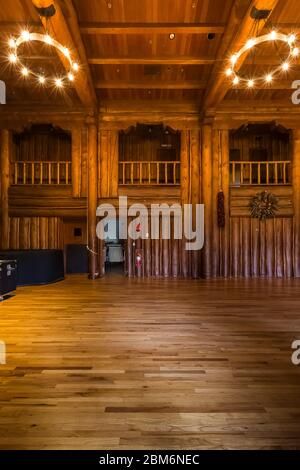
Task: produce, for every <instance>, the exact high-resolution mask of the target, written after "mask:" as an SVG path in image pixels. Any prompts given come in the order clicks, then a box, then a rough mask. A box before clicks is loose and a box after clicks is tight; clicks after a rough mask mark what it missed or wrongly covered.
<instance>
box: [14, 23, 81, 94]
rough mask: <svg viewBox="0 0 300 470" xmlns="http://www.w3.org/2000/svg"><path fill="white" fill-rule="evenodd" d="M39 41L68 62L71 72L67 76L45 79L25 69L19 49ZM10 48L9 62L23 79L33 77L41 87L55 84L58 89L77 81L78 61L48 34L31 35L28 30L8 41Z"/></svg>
mask: <svg viewBox="0 0 300 470" xmlns="http://www.w3.org/2000/svg"><path fill="white" fill-rule="evenodd" d="M32 41H38V42H42V43H44V44H47V45H48V46H51V47H54V48H55V49H56V50H58V51H59V52H60V53H61V54H62V55H63V56H64V57H65V58H66V60H67V61H68V65H69V70H68V71H67V73H66V75H65V76H63V77H60V78H57V77H52V78H51V77H45V76H44V75H41V74H39V73H36V72H34V71H33V70H31V69H29V68H28V67H25V65H24V64H23V63H22V60H21V58H20V57H19V56H18V49H19V47H20V46H21V45H22V44H24V43H28V42H32ZM8 46H9V54H8V60H9V62H10V63H11V64H15V65H16V66H17V67H18V69H19V71H20V74H21V75H22V76H23V77H28V76H33V77H35V78H36V79H37V80H38V82H39V83H40V84H41V85H44V84H45V83H54V84H55V85H56V87H58V88H62V87H63V85H64V84H65V83H67V82H69V83H70V82H73V81H74V80H75V74H76V72H78V71H79V65H78V63H77V62H76V61H74V60H73V59H72V56H71V52H70V50H69V49H68V48H67V47H65V46H63V45H62V44H60V43H59V42H58V41H56V40H55V39H53V38H52V37H51V36H50V35H49V34H48V33H47V34H40V33H31V32H29V31H27V30H24V31H22V32H21V34H20V35H19V36H18V37H16V38H10V39H9V41H8Z"/></svg>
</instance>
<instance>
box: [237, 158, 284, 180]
mask: <svg viewBox="0 0 300 470" xmlns="http://www.w3.org/2000/svg"><path fill="white" fill-rule="evenodd" d="M230 184H231V186H241V185H276V184H277V185H282V184H285V185H288V184H291V162H290V160H285V161H269V162H240V161H231V162H230Z"/></svg>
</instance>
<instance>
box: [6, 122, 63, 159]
mask: <svg viewBox="0 0 300 470" xmlns="http://www.w3.org/2000/svg"><path fill="white" fill-rule="evenodd" d="M13 143H14V151H13V157H14V159H15V160H18V161H70V160H71V134H70V132H65V131H62V130H57V129H54V128H53V127H52V126H51V125H44V126H33V127H32V128H31V129H30V130H24V131H23V132H20V133H14V137H13Z"/></svg>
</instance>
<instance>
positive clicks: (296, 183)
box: [293, 129, 300, 277]
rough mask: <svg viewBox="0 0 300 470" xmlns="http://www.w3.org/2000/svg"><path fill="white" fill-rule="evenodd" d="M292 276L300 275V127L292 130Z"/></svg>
mask: <svg viewBox="0 0 300 470" xmlns="http://www.w3.org/2000/svg"><path fill="white" fill-rule="evenodd" d="M293 198H294V236H293V239H294V260H293V262H294V276H295V277H300V129H294V130H293Z"/></svg>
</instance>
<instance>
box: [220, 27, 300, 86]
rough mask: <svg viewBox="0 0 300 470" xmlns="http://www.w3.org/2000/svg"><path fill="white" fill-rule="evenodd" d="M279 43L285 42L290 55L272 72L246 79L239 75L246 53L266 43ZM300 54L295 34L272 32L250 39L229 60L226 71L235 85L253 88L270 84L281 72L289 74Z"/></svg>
mask: <svg viewBox="0 0 300 470" xmlns="http://www.w3.org/2000/svg"><path fill="white" fill-rule="evenodd" d="M274 41H279V42H283V43H285V44H286V45H287V46H288V53H287V55H286V57H285V59H284V60H283V61H282V63H281V64H280V65H279V66H277V67H275V68H274V69H273V70H272V71H271V72H268V73H267V74H265V75H258V76H255V77H254V76H253V77H244V76H242V75H241V74H238V72H237V71H236V66H237V63H238V61H239V59H240V58H241V57H242V56H243V55H244V54H245V53H246V52H249V51H250V50H251V49H252V48H253V47H255V46H258V45H259V44H263V43H266V42H274ZM299 54H300V50H299V48H298V47H297V45H296V36H295V34H289V35H288V34H283V33H278V32H277V31H271V32H270V33H268V34H264V35H263V36H257V37H254V38H251V39H249V40H248V41H247V42H246V44H245V45H244V46H243V47H241V48H240V49H239V50H238V51H237V52H235V53H234V54H233V55H232V56H231V57H230V59H229V66H228V68H227V69H226V72H225V73H226V75H227V77H229V78H231V79H232V84H233V85H239V84H241V83H242V84H246V85H247V87H248V88H253V87H254V86H255V85H256V84H259V83H265V84H270V83H271V82H272V81H273V79H274V77H276V75H278V74H279V73H280V72H287V71H288V70H289V68H290V66H291V64H292V62H293V59H296V58H297V57H298V56H299Z"/></svg>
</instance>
